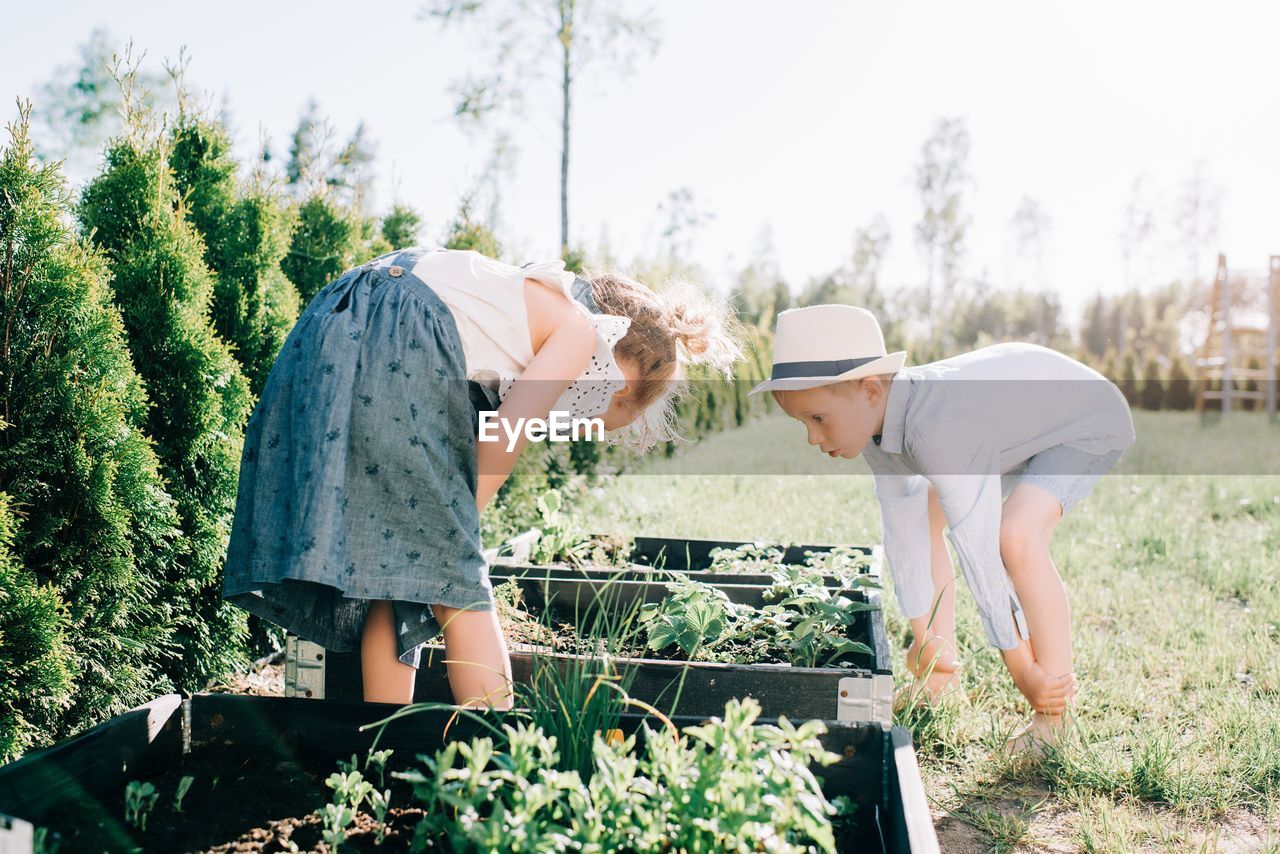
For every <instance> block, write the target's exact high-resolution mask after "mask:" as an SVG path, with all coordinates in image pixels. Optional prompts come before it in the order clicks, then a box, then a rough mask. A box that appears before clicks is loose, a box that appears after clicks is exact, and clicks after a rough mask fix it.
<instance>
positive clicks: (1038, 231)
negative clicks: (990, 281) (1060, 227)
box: [1009, 196, 1049, 344]
mask: <svg viewBox="0 0 1280 854" xmlns="http://www.w3.org/2000/svg"><path fill="white" fill-rule="evenodd" d="M1009 226H1010V228H1011V229H1012V230H1013V245H1014V253H1015V257H1016V258H1017V259H1018V272H1017V274H1016V275H1015V277H1014V280H1015V282H1016V283H1017V289H1018V290H1022V288H1023V286H1024V285H1026V284H1030V285H1031V290H1032V291H1033V292H1034V293H1035V294H1036V295H1037V297H1038V298H1039V299H1037V301H1036V304H1037V307H1038V309H1039V310H1037V312H1036V330H1035V335H1036V343H1037V344H1045V343H1047V342H1048V334H1047V331H1046V329H1045V317H1044V311H1043V308H1044V306H1045V302H1044V299H1043V297H1044V296H1045V293H1044V286H1045V283H1044V245H1045V239H1046V236H1047V234H1048V231H1049V215H1048V214H1046V213H1045V212H1044V209H1043V208H1041V207H1040V203H1039V202H1037V201H1036V200H1035V199H1033V198H1031V197H1030V196H1023V197H1022V202H1021V203H1020V204H1019V205H1018V209H1017V211H1015V212H1014V214H1013V218H1012V219H1010V220H1009Z"/></svg>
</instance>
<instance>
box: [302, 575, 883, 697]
mask: <svg viewBox="0 0 1280 854" xmlns="http://www.w3.org/2000/svg"><path fill="white" fill-rule="evenodd" d="M540 569H541V568H534V567H526V568H524V569H521V570H518V571H514V572H512V573H511V574H510V575H509V576H508V581H509V582H510V583H512V584H514V585H516V586H517V587H518V589H519V591H520V595H521V598H522V599H523V601H524V602H525V603H527V605H528V606H529V608H530V610H531V611H533V612H535V613H538V614H541V615H543V616H544V617H549V619H546V620H545V622H546V623H547V624H548V625H549V624H551V623H553V622H564V623H569V624H571V625H575V626H578V625H588V624H589V623H590V620H591V617H590V616H589V615H593V614H596V613H598V612H599V611H600V610H602V609H605V610H610V611H614V612H617V613H624V614H625V613H634V612H635V611H636V609H638V608H639V607H640V606H642V605H643V604H645V603H650V604H657V603H660V602H662V601H664V600H665V599H667V598H668V597H669V596H670V595H671V594H670V592H669V591H668V588H667V582H666V581H665V580H663V579H660V578H654V577H652V576H647V573H646V571H640V572H639V573H628V572H626V571H623V572H622V574H621V575H622V576H623V577H616V576H615V577H610V578H598V577H595V576H594V575H591V574H589V573H583V572H582V571H579V570H569V569H564V570H561V571H559V572H556V573H552V572H542V571H540ZM494 580H495V583H498V581H499V578H498V577H495V578H494ZM712 586H713V587H714V588H715V589H717V590H719V591H721V592H722V593H723V594H724V596H725V598H726V599H727V600H728V601H729V602H732V603H734V604H735V605H742V606H748V607H751V608H756V609H758V608H761V607H763V606H764V605H765V604H766V601H767V600H766V588H765V587H764V586H763V585H750V584H719V583H717V584H714V585H712ZM847 598H849V599H851V600H854V601H856V602H858V603H859V604H860V605H862V606H863V607H866V608H869V609H870V610H860V611H856V612H854V613H852V614H851V615H850V618H851V622H850V625H849V626H848V629H847V633H846V635H845V637H846V638H847V640H849V641H852V642H853V643H855V644H858V645H861V646H862V647H864V648H865V649H866V652H852V653H848V654H845V655H842V656H841V657H840V664H838V665H833V666H823V667H814V666H794V665H793V664H789V663H724V662H713V661H687V660H678V658H679V657H678V656H671V655H658V654H655V653H651V652H648V651H646V650H645V649H644V648H643V647H641V648H634V647H633V648H631V649H626V650H619V649H616V648H615V649H610V650H609V651H610V663H611V665H612V667H613V668H616V669H617V670H618V671H619V672H621V673H622V674H624V682H625V683H626V685H627V691H628V693H630V694H631V695H632V696H633V697H635V698H636V699H638V700H642V701H644V702H646V703H650V704H652V705H654V706H656V707H657V708H659V709H661V710H662V711H664V712H666V713H679V714H691V715H695V716H706V715H712V714H716V713H718V711H719V710H720V709H723V708H724V704H725V703H726V702H728V701H729V700H730V699H733V698H741V697H754V698H755V699H756V700H758V701H759V702H760V704H761V706H762V708H763V713H764V714H765V715H767V716H769V717H777V716H780V715H782V716H786V717H788V718H790V719H792V720H808V719H820V720H826V719H832V720H842V721H880V722H884V723H888V722H890V721H891V716H892V695H893V675H892V671H891V669H890V653H889V646H888V641H887V638H886V636H885V632H884V622H883V618H882V615H881V613H880V611H879V604H880V598H879V591H878V590H876V589H874V588H855V589H852V590H849V591H848V592H847ZM548 612H549V613H548ZM508 631H509V634H510V630H508ZM521 640H522V638H512V643H511V663H512V677H513V679H514V680H515V681H516V682H523V681H525V680H527V679H528V678H529V675H530V674H531V673H532V672H533V669H534V667H535V664H536V663H537V662H538V661H539V659H546V658H552V659H554V661H555V662H556V663H557V664H558V666H560V667H562V668H572V667H578V666H581V659H582V656H581V655H578V654H575V653H581V652H582V651H583V649H584V647H583V646H574V645H570V646H569V647H568V650H567V651H566V650H565V649H564V648H563V647H560V648H558V649H557V648H556V647H554V646H552V645H551V644H547V645H546V646H545V647H544V646H543V645H542V644H539V645H538V647H536V648H531V647H529V646H526V645H523V644H521V643H520V641H521ZM443 659H444V648H443V647H442V646H438V645H430V646H428V647H426V648H425V649H424V650H423V655H422V662H421V664H422V666H421V668H420V670H419V672H418V677H417V680H416V683H415V690H414V699H415V700H416V701H419V702H451V701H452V699H453V698H452V695H451V693H450V689H449V683H448V679H447V673H446V669H445V665H444V663H443ZM290 662H291V666H292V667H293V672H294V673H299V672H309V675H310V676H311V677H312V682H311V683H309V687H302V688H301V690H300V689H299V688H300V683H297V682H296V681H295V682H293V683H291V684H292V685H293V690H294V692H295V693H305V691H308V690H309V691H311V694H310V696H313V697H316V696H322V697H325V698H330V699H340V700H359V699H360V698H362V697H363V685H362V680H361V672H360V671H361V666H360V657H359V654H358V653H339V652H328V653H326V652H325V651H324V650H322V649H320V648H319V647H318V646H316V645H314V644H306V643H298V642H295V643H294V644H293V645H292V646H291V653H290ZM308 668H309V671H308ZM317 671H319V672H317ZM317 683H318V684H317Z"/></svg>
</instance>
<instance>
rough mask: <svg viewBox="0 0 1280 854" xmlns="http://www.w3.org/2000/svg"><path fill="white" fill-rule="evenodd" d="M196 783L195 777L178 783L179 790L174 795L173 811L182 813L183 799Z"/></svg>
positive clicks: (189, 777)
mask: <svg viewBox="0 0 1280 854" xmlns="http://www.w3.org/2000/svg"><path fill="white" fill-rule="evenodd" d="M195 781H196V778H195V777H191V776H186V777H183V778H182V779H181V780H179V781H178V788H177V790H176V791H175V792H174V793H173V811H174V812H182V799H183V798H185V797H186V796H187V792H188V791H189V790H190V789H191V784H192V783H194V782H195Z"/></svg>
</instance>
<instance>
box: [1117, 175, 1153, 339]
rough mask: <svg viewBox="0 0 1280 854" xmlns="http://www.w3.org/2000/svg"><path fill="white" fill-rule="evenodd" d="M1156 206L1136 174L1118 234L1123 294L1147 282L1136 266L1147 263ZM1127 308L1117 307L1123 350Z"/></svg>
mask: <svg viewBox="0 0 1280 854" xmlns="http://www.w3.org/2000/svg"><path fill="white" fill-rule="evenodd" d="M1155 227H1156V221H1155V203H1154V201H1153V200H1152V195H1151V190H1150V187H1149V181H1148V179H1147V176H1146V175H1139V176H1138V177H1137V178H1135V179H1134V181H1133V184H1132V185H1131V186H1130V188H1129V199H1128V201H1127V202H1126V204H1125V210H1124V227H1123V228H1122V229H1121V231H1120V254H1121V257H1122V259H1123V262H1124V267H1123V270H1124V287H1125V291H1141V290H1142V283H1144V282H1145V281H1146V279H1147V274H1146V273H1145V272H1137V271H1136V270H1135V267H1145V266H1146V265H1148V264H1150V262H1151V257H1150V252H1151V242H1152V238H1153V237H1154V235H1155ZM1126 308H1127V306H1126V305H1125V304H1124V303H1123V302H1121V303H1120V304H1119V309H1120V311H1119V315H1118V324H1117V326H1118V328H1117V332H1116V335H1115V340H1116V346H1117V347H1118V348H1120V349H1124V348H1125V347H1126V346H1128V345H1129V343H1130V339H1129V323H1130V321H1131V319H1132V318H1131V316H1130V315H1129V313H1128V312H1127V311H1126Z"/></svg>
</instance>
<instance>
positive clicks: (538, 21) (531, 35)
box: [424, 0, 658, 256]
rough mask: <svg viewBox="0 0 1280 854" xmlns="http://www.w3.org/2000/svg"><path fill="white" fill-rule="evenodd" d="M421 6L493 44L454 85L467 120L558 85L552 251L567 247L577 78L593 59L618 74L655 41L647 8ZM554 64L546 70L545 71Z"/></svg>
mask: <svg viewBox="0 0 1280 854" xmlns="http://www.w3.org/2000/svg"><path fill="white" fill-rule="evenodd" d="M424 13H425V15H426V16H428V17H433V18H436V19H438V20H439V21H440V22H441V24H442V25H443V26H447V25H449V24H450V23H453V22H462V21H467V22H470V23H471V24H472V25H473V26H474V28H475V30H476V31H477V32H478V33H480V34H482V35H483V36H484V38H485V39H486V40H487V41H489V42H490V43H492V44H493V46H494V47H493V53H492V55H490V56H488V57H485V67H486V68H487V69H489V70H488V71H486V72H483V73H481V74H470V75H467V76H465V77H463V78H462V79H461V80H460V81H458V82H457V83H456V84H455V85H454V94H455V96H456V98H457V103H456V106H455V109H454V111H455V113H456V115H457V116H459V117H460V118H461V119H463V120H464V121H467V122H468V123H470V124H472V125H473V126H480V125H483V124H485V123H486V122H489V121H492V120H494V119H495V118H497V117H498V116H500V115H503V114H508V115H509V114H511V113H519V112H521V111H522V110H521V108H522V104H523V101H524V100H525V98H526V95H527V88H528V87H531V86H533V85H535V84H536V83H537V82H539V81H542V82H546V81H548V80H549V79H553V80H555V82H556V84H557V85H558V88H559V90H560V109H559V118H560V253H561V255H562V256H564V255H565V254H567V253H568V252H569V142H570V127H571V117H572V103H573V94H574V91H575V84H576V83H577V81H578V78H579V77H580V76H581V75H582V74H583V73H584V72H585V71H587V70H588V69H594V68H596V67H597V66H599V68H598V70H597V72H596V73H595V75H594V77H595V79H597V80H599V79H602V77H603V76H604V75H603V72H614V73H616V74H620V75H625V74H628V73H630V72H632V71H634V69H635V67H636V65H637V63H638V60H639V59H640V58H641V57H642V56H643V55H645V54H648V55H649V56H652V55H653V54H654V53H655V52H656V51H657V48H658V35H657V24H656V19H655V18H654V15H653V13H652V11H650V10H647V11H645V12H642V13H640V14H637V15H626V14H624V13H623V12H622V11H621V10H620V9H619V7H618V6H617V5H616V4H593V3H590V2H585V0H584V2H579V0H532V2H530V0H432V2H431V3H429V4H428V5H427V6H426V8H425V9H424ZM552 71H554V76H553V75H552V74H551V73H550V72H552Z"/></svg>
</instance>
